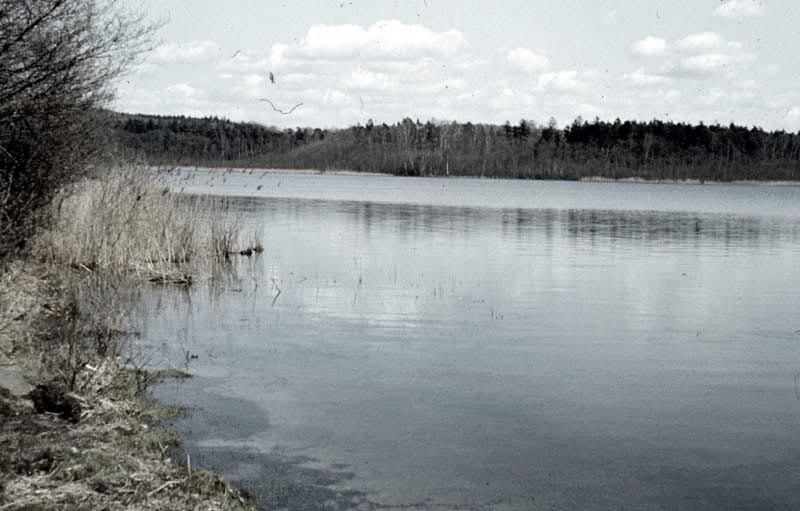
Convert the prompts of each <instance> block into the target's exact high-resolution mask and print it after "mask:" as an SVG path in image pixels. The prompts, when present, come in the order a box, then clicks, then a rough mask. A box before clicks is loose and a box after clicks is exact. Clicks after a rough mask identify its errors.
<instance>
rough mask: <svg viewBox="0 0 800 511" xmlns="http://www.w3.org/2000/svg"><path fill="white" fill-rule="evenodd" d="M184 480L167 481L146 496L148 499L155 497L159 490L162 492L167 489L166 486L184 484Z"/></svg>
mask: <svg viewBox="0 0 800 511" xmlns="http://www.w3.org/2000/svg"><path fill="white" fill-rule="evenodd" d="M185 480H186V479H174V480H172V481H167V482H166V483H164V484H162V485H161V486H159V487H158V488H156V489H155V490H153V491H151V492H150V493H148V494H147V496H148V497H152V496H153V495H155V494H156V493H158V492H160V491H161V490H163V489H164V488H167V487H168V486H174V485H176V484H181V483H182V482H184V481H185Z"/></svg>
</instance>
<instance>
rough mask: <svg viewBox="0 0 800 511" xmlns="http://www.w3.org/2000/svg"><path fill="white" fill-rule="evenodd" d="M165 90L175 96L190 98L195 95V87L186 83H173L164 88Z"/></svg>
mask: <svg viewBox="0 0 800 511" xmlns="http://www.w3.org/2000/svg"><path fill="white" fill-rule="evenodd" d="M166 91H167V92H168V93H170V94H173V95H176V96H183V97H186V98H190V97H192V96H195V95H197V89H195V88H194V87H192V86H191V85H189V84H188V83H175V84H172V85H170V86H169V87H167V88H166Z"/></svg>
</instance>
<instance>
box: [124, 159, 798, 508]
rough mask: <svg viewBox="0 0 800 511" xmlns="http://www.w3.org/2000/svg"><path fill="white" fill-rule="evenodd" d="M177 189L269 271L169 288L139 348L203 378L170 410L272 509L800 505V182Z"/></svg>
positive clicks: (157, 300)
mask: <svg viewBox="0 0 800 511" xmlns="http://www.w3.org/2000/svg"><path fill="white" fill-rule="evenodd" d="M176 186H177V187H179V188H182V189H184V191H186V192H192V193H218V194H222V195H227V196H231V197H239V198H238V199H236V201H235V204H236V208H237V209H238V210H239V211H240V214H241V215H243V222H244V224H245V226H246V227H248V228H251V229H261V228H263V241H264V245H265V247H266V251H265V253H264V254H262V255H261V256H260V257H258V258H251V259H243V260H241V261H239V262H235V264H234V265H233V267H232V268H231V271H230V273H229V274H227V275H226V276H224V278H223V281H224V285H222V286H216V285H215V286H212V285H211V284H204V283H200V284H197V285H195V286H194V287H193V288H192V289H191V291H190V292H189V293H186V294H181V293H179V292H176V291H174V290H164V289H158V288H153V289H152V290H151V296H150V297H149V299H148V301H147V302H146V303H147V316H148V319H147V321H148V326H147V328H146V329H145V330H144V331H143V334H142V338H141V344H140V346H139V347H138V349H139V350H141V357H142V359H143V360H145V359H146V360H148V361H150V362H151V363H152V364H153V365H161V366H164V365H167V366H175V367H181V368H184V367H187V366H188V369H189V371H190V372H192V373H193V374H195V375H196V377H195V378H193V379H191V380H189V381H187V382H184V383H181V384H177V383H168V384H165V385H162V386H160V387H158V388H157V389H156V390H155V393H156V395H157V396H158V397H160V398H162V399H164V400H166V401H169V402H175V403H180V404H183V405H186V406H187V407H188V408H189V409H190V410H191V411H192V413H193V414H192V416H191V418H189V419H185V420H181V421H177V422H175V423H174V424H173V426H174V427H175V428H177V429H178V430H180V431H181V432H182V433H183V434H184V436H185V438H186V443H185V453H188V454H190V455H191V457H192V464H193V466H202V467H205V468H210V469H214V470H217V471H220V472H222V473H223V474H224V475H225V476H227V477H228V478H229V479H231V480H232V481H234V482H236V483H238V484H240V485H244V486H246V487H248V488H250V489H251V490H252V491H253V493H254V494H255V495H256V496H257V497H258V498H260V499H261V502H262V503H263V504H264V505H266V506H269V507H270V508H272V509H292V510H294V509H302V510H306V509H308V510H312V509H359V510H372V509H390V510H393V509H419V510H454V509H481V510H483V509H490V510H523V509H575V510H587V509H639V510H642V509H698V510H712V509H713V510H732V509H753V510H764V509H798V508H800V402H799V401H798V390H797V388H796V383H795V376H796V374H797V373H798V371H800V317H798V303H800V301H798V300H797V298H796V297H797V294H798V291H797V290H798V289H800V188H792V187H781V188H778V187H775V188H772V187H745V186H693V185H645V184H610V183H564V182H518V181H478V180H458V179H447V180H437V179H427V180H426V179H411V178H403V179H398V178H390V177H368V176H327V175H280V174H268V175H262V174H259V173H254V174H253V175H250V174H235V173H234V174H226V175H220V174H206V173H202V172H200V173H191V174H185V175H184V176H183V177H182V178H181V180H180V181H179V183H178V185H176ZM259 187H260V188H259ZM193 357H196V358H193Z"/></svg>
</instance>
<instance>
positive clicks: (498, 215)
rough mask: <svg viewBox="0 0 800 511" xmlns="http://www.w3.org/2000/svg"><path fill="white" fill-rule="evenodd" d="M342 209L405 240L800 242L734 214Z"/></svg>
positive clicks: (785, 228)
mask: <svg viewBox="0 0 800 511" xmlns="http://www.w3.org/2000/svg"><path fill="white" fill-rule="evenodd" d="M338 209H339V210H340V211H341V212H343V213H345V214H346V215H348V216H350V217H353V218H354V220H355V221H356V222H357V223H358V224H359V225H362V227H363V229H364V230H365V231H367V232H369V231H372V230H373V229H375V228H376V227H377V226H379V225H380V226H381V227H380V229H384V228H385V227H384V226H385V225H386V224H391V225H392V226H393V228H394V229H395V230H397V231H400V232H401V233H403V234H404V235H406V236H409V237H413V236H415V235H416V234H421V233H430V232H441V233H451V234H454V235H458V236H459V237H469V235H470V233H471V232H476V231H479V230H487V229H488V230H498V231H499V232H500V233H501V234H502V237H503V238H516V239H520V240H526V239H536V238H545V239H549V238H553V237H556V236H566V237H569V238H574V239H586V240H598V241H630V242H642V243H652V242H665V243H689V242H703V241H706V242H707V241H712V242H724V243H725V244H728V243H737V244H741V243H755V242H762V241H765V240H767V241H778V240H787V239H789V240H792V241H797V240H798V239H800V228H799V227H798V226H797V225H795V223H794V222H791V221H789V220H788V219H782V218H778V217H774V218H771V217H753V216H739V215H729V214H702V215H698V214H695V213H684V212H661V211H618V210H597V209H568V210H559V209H487V208H469V207H447V206H431V205H417V204H376V203H364V202H349V203H342V204H340V205H339V207H338Z"/></svg>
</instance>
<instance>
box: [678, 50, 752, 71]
mask: <svg viewBox="0 0 800 511" xmlns="http://www.w3.org/2000/svg"><path fill="white" fill-rule="evenodd" d="M753 59H754V57H753V56H752V55H749V54H743V55H729V54H726V53H704V54H702V55H693V56H691V57H684V58H681V59H680V60H679V62H678V67H677V69H676V71H677V72H678V73H679V74H680V73H685V74H690V75H696V74H716V73H733V72H735V71H737V70H739V69H740V68H741V67H742V66H744V65H745V64H747V63H749V62H751V61H752V60H753Z"/></svg>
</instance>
